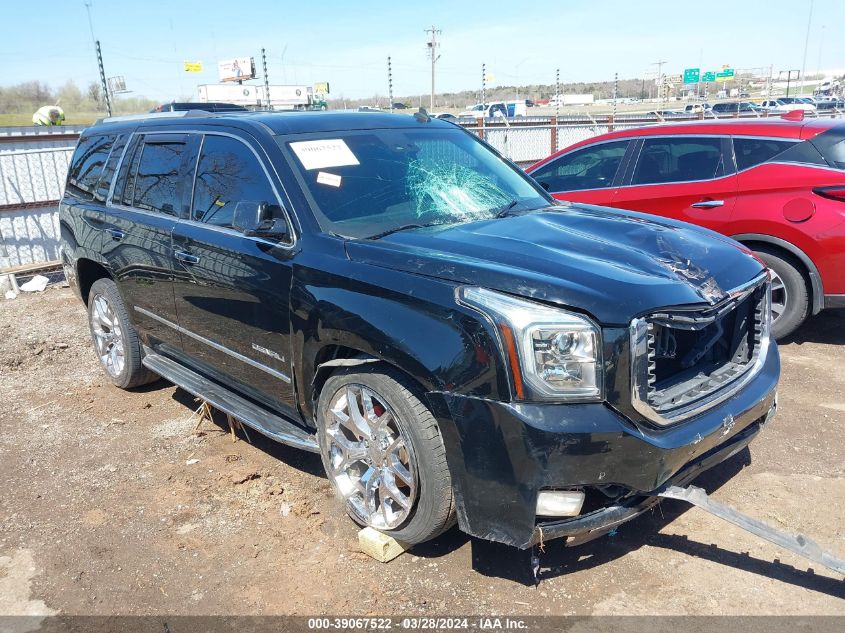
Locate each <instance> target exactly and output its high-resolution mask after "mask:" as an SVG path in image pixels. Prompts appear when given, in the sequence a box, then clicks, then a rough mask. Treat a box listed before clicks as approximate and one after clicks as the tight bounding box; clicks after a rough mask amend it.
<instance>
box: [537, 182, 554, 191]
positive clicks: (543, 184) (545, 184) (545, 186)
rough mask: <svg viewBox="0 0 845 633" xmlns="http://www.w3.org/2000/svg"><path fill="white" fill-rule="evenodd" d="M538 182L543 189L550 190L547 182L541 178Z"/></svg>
mask: <svg viewBox="0 0 845 633" xmlns="http://www.w3.org/2000/svg"><path fill="white" fill-rule="evenodd" d="M539 182H540V186H541V187H542V188H543V189H545V190H546V191H551V190H552V188H551V187H550V186H549V183H547V182H543V181H542V180H541V181H539Z"/></svg>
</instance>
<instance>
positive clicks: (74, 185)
mask: <svg viewBox="0 0 845 633" xmlns="http://www.w3.org/2000/svg"><path fill="white" fill-rule="evenodd" d="M114 139H115V137H114V136H107V135H102V134H92V135H90V136H82V137H81V138H80V139H79V143H78V144H77V146H76V149H75V150H74V152H73V157H72V158H71V161H70V168H69V169H68V175H67V188H66V190H67V192H68V193H70V194H72V195H74V196H76V197H79V198H83V199H85V200H93V199H94V190H95V188H96V187H97V182H98V181H99V180H100V175H101V174H102V172H103V166H104V165H105V164H106V159H107V158H108V156H109V151H110V150H111V146H112V143H113V142H114Z"/></svg>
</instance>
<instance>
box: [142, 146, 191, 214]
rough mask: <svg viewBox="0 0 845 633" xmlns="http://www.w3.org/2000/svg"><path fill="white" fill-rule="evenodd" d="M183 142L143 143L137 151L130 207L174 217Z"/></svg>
mask: <svg viewBox="0 0 845 633" xmlns="http://www.w3.org/2000/svg"><path fill="white" fill-rule="evenodd" d="M184 150H185V144H184V143H145V144H144V145H143V148H142V149H141V150H140V152H141V156H140V159H139V160H138V171H137V174H136V176H135V190H134V193H133V194H132V206H134V207H137V208H138V209H145V210H147V211H158V212H160V213H166V214H167V215H177V213H178V209H179V203H180V196H179V191H180V189H179V168H180V166H181V164H182V154H183V152H184Z"/></svg>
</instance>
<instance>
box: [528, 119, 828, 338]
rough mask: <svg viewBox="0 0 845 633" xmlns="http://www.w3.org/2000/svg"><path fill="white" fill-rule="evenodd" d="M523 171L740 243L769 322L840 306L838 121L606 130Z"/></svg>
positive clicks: (572, 195)
mask: <svg viewBox="0 0 845 633" xmlns="http://www.w3.org/2000/svg"><path fill="white" fill-rule="evenodd" d="M527 171H528V173H529V174H530V175H531V176H533V177H534V179H536V180H537V181H538V182H539V183H540V184H541V185H542V186H543V187H544V188H545V189H546V190H547V191H549V192H551V193H552V195H553V196H554V197H555V198H559V199H562V200H572V201H576V202H587V203H592V204H597V205H603V206H608V207H619V208H622V209H631V210H635V211H645V212H648V213H654V214H657V215H664V216H667V217H670V218H674V219H677V220H685V221H687V222H692V223H694V224H699V225H701V226H704V227H707V228H709V229H713V230H714V231H718V232H719V233H723V234H725V235H729V236H730V237H732V238H734V239H736V240H738V241H739V242H742V243H743V244H745V245H746V246H747V247H748V248H750V249H751V250H753V251H754V252H755V253H757V255H758V256H759V257H760V259H762V260H763V261H765V262H766V264H768V266H769V268H770V269H771V271H772V316H773V317H774V321H773V326H772V331H773V334H774V335H775V336H776V337H784V336H786V335H787V334H789V333H791V332H792V331H794V330H795V329H796V328H797V327H798V326H799V325H800V324H801V323H802V322H803V321H804V320H805V319H806V318H807V317H808V316H809V315H810V314H816V313H818V312H819V311H820V310H822V309H823V308H831V307H834V308H835V307H840V308H841V307H845V123H843V122H842V121H839V120H833V119H824V120H822V119H814V120H812V121H803V120H784V119H774V120H772V119H767V120H751V121H748V120H745V121H737V120H731V121H700V122H698V121H696V122H693V123H675V124H670V125H660V126H655V127H644V128H636V129H630V130H624V131H619V132H611V133H609V134H603V135H601V136H596V137H593V138H591V139H589V140H586V141H581V142H580V143H576V144H575V145H572V146H571V147H569V148H567V149H564V150H562V151H560V152H557V153H556V154H553V155H552V156H549V157H548V158H546V159H545V160H542V161H540V162H539V163H537V164H535V165H533V166H532V167H530V168H529V169H528V170H527Z"/></svg>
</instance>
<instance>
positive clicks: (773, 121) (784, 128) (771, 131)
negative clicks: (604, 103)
mask: <svg viewBox="0 0 845 633" xmlns="http://www.w3.org/2000/svg"><path fill="white" fill-rule="evenodd" d="M840 125H845V123H843V121H842V120H841V119H811V120H804V121H789V120H785V119H782V118H779V117H778V118H766V119H757V118H754V119H720V120H707V121H683V122H679V123H661V124H659V125H646V126H643V127H636V128H630V129H625V130H619V131H617V132H608V133H606V134H599V135H598V136H593V137H591V138H588V139H585V140H583V141H579V142H577V143H574V144H572V145H570V146H569V147H565V148H564V149H562V150H560V151H558V152H555V153H554V154H552V155H551V156H548V157H547V158H544V159H543V160H541V161H538V162H537V163H535V164H534V165H531V166H530V167H528V168H527V169H526V171H528V172H531V171H533V170H534V169H536V168H537V167H540V166H541V165H544V164H545V163H547V162H548V161H550V160H552V159H554V158H557V157H558V156H560V155H561V154H565V153H567V152H571V151H572V150H574V149H578V148H580V147H585V146H587V145H592V144H594V143H600V142H604V141H613V140H625V139H629V138H637V137H640V136H675V135H680V134H684V135H686V134H704V135H708V134H730V135H733V136H764V137H780V138H795V139H801V140H805V139H808V138H813V137H814V136H816V135H818V134H821V133H822V132H824V131H826V130H829V129H831V128H834V127H837V126H840Z"/></svg>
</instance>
